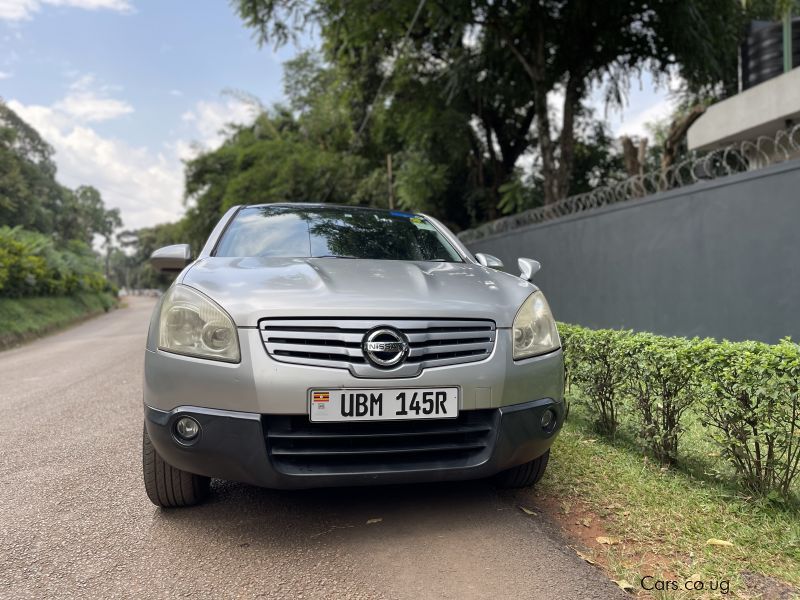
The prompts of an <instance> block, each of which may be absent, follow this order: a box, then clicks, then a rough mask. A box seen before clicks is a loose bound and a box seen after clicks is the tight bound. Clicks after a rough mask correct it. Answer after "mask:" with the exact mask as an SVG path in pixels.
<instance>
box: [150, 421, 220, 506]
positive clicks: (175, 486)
mask: <svg viewBox="0 0 800 600" xmlns="http://www.w3.org/2000/svg"><path fill="white" fill-rule="evenodd" d="M142 473H143V475H144V489H145V490H146V491H147V497H148V498H150V501H151V502H152V503H153V504H155V505H156V506H160V507H161V508H178V507H182V506H194V505H195V504H200V503H201V502H202V501H203V500H205V499H206V498H207V497H208V493H209V489H210V484H211V479H210V478H209V477H203V476H201V475H195V474H194V473H187V472H186V471H182V470H180V469H176V468H175V467H173V466H171V465H169V464H167V463H166V462H164V459H163V458H161V456H160V455H159V454H158V452H156V449H155V448H154V447H153V443H152V442H151V441H150V436H149V435H148V434H147V428H145V429H144V431H143V433H142Z"/></svg>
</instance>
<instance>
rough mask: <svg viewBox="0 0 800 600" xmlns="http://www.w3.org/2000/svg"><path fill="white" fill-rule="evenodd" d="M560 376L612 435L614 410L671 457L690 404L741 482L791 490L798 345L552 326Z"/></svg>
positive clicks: (796, 456)
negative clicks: (557, 337) (560, 352)
mask: <svg viewBox="0 0 800 600" xmlns="http://www.w3.org/2000/svg"><path fill="white" fill-rule="evenodd" d="M559 332H560V333H561V336H562V343H563V348H564V362H565V365H566V369H567V376H568V381H569V383H570V384H575V385H576V386H578V388H579V389H580V391H581V392H582V394H584V395H585V399H586V402H587V403H588V404H589V405H590V407H591V408H592V410H593V411H594V413H595V414H596V415H597V420H598V425H599V426H600V429H601V430H603V431H604V432H605V433H607V434H610V435H613V434H614V433H615V431H616V429H617V423H618V419H619V416H620V411H622V412H623V413H624V412H625V411H629V416H630V417H631V419H630V420H631V421H633V422H636V423H638V425H639V426H638V429H637V435H638V436H639V437H640V438H641V439H642V440H643V441H644V442H645V444H646V445H647V446H648V448H649V449H650V451H651V452H652V453H653V455H654V456H655V458H657V459H658V460H660V461H662V462H663V463H666V464H674V463H675V462H676V461H677V459H678V440H679V437H680V434H681V431H682V425H681V419H682V417H683V416H684V413H685V412H686V411H687V410H689V409H692V408H694V407H695V405H696V408H697V410H698V411H699V413H700V415H701V417H702V424H703V426H704V427H705V428H706V432H707V434H708V436H709V437H710V438H711V439H713V440H714V441H715V442H716V443H718V444H719V445H720V447H721V449H722V455H723V456H724V457H725V458H726V459H727V460H728V461H729V462H730V464H731V465H732V466H733V467H734V469H735V471H736V473H737V475H738V476H739V477H740V479H741V481H742V484H743V485H744V486H745V487H746V488H748V489H750V490H752V491H755V492H757V493H759V494H769V493H771V492H775V493H778V494H780V495H783V496H788V495H789V494H790V489H791V487H792V485H793V482H794V481H795V480H797V479H798V474H800V346H798V345H797V344H795V343H793V342H791V341H790V340H788V339H787V340H783V341H781V342H780V343H779V344H777V345H769V344H764V343H760V342H727V341H726V342H716V341H714V340H699V339H693V340H687V339H685V338H670V337H663V336H658V335H654V334H650V333H638V334H634V333H631V332H628V331H614V330H591V329H586V328H583V327H578V326H574V325H563V324H562V325H559Z"/></svg>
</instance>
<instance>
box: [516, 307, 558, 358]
mask: <svg viewBox="0 0 800 600" xmlns="http://www.w3.org/2000/svg"><path fill="white" fill-rule="evenodd" d="M513 334H514V360H520V359H522V358H529V357H531V356H536V355H537V354H545V353H547V352H552V351H553V350H557V349H558V348H559V347H560V346H561V340H560V339H559V337H558V329H556V322H555V320H554V319H553V314H552V313H551V312H550V307H549V306H548V305H547V300H545V297H544V294H543V293H542V292H534V293H533V294H531V295H530V296H528V298H527V299H526V300H525V302H523V303H522V306H521V307H520V309H519V311H518V312H517V316H516V317H514V327H513Z"/></svg>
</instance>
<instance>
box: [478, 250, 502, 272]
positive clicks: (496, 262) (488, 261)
mask: <svg viewBox="0 0 800 600" xmlns="http://www.w3.org/2000/svg"><path fill="white" fill-rule="evenodd" d="M475 260H477V261H478V262H479V263H480V264H482V265H483V266H484V267H489V268H490V269H502V268H503V261H502V260H500V259H499V258H497V257H496V256H492V255H491V254H484V253H483V252H478V253H477V254H476V255H475Z"/></svg>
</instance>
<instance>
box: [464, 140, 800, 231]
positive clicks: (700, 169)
mask: <svg viewBox="0 0 800 600" xmlns="http://www.w3.org/2000/svg"><path fill="white" fill-rule="evenodd" d="M793 158H800V124H798V125H795V126H794V127H791V128H788V129H782V130H780V131H778V132H777V133H776V134H775V135H774V136H772V137H768V136H761V137H759V138H758V139H757V140H755V141H745V142H738V143H735V144H730V145H728V146H724V147H722V148H718V149H716V150H712V151H710V152H706V153H698V152H696V153H692V154H691V155H690V156H689V157H687V158H686V159H685V160H683V161H681V162H679V163H676V164H674V165H672V166H671V167H669V168H668V169H663V170H658V171H653V172H650V173H644V174H641V175H634V176H632V177H629V178H627V179H624V180H622V181H618V182H614V183H611V184H609V185H606V186H602V187H598V188H596V189H594V190H592V191H591V192H586V193H584V194H577V195H575V196H570V197H569V198H564V199H563V200H559V201H558V202H554V203H552V204H547V205H545V206H539V207H537V208H532V209H530V210H526V211H523V212H521V213H517V214H515V215H511V216H508V217H503V218H502V219H497V220H496V221H491V222H489V223H485V224H483V225H481V226H479V227H476V228H474V229H468V230H466V231H462V232H461V233H460V234H459V236H458V237H459V238H460V239H461V241H463V242H464V243H469V242H473V241H476V240H480V239H482V238H485V237H489V236H494V235H498V234H502V233H506V232H508V231H512V230H514V229H517V228H519V227H525V226H527V225H534V224H536V223H542V222H544V221H549V220H551V219H557V218H559V217H564V216H566V215H571V214H575V213H579V212H583V211H585V210H590V209H593V208H598V207H600V206H606V205H608V204H615V203H617V202H627V201H630V200H635V199H638V198H643V197H645V196H649V195H651V194H656V193H658V192H663V191H666V190H671V189H675V188H681V187H684V186H687V185H691V184H693V183H697V182H700V181H708V180H711V179H717V178H719V177H727V176H729V175H733V174H735V173H742V172H744V171H753V170H756V169H760V168H763V167H766V166H768V165H772V164H776V163H780V162H784V161H787V160H791V159H793Z"/></svg>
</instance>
